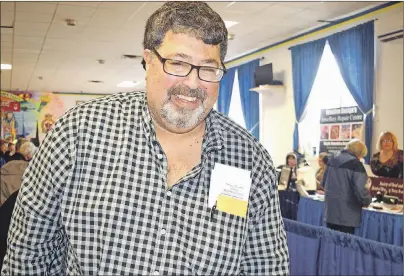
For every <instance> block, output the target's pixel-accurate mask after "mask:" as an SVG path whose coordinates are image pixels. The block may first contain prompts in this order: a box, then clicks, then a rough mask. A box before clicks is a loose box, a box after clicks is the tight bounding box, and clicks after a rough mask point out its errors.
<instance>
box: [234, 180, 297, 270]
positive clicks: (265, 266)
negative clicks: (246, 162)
mask: <svg viewBox="0 0 404 276" xmlns="http://www.w3.org/2000/svg"><path fill="white" fill-rule="evenodd" d="M260 186H261V187H262V188H261V189H259V191H258V192H257V193H258V194H260V195H259V196H257V199H258V200H255V201H253V202H251V204H250V203H249V206H250V207H251V208H253V209H254V208H255V207H257V206H259V205H261V206H262V208H261V209H260V210H259V211H258V212H257V214H256V215H255V216H254V217H252V218H251V220H250V222H249V229H248V236H247V239H246V243H245V247H244V254H243V259H242V261H241V269H240V272H241V273H240V274H241V275H289V254H288V246H287V242H286V233H285V228H284V224H283V220H282V216H281V211H280V207H279V196H278V190H277V189H276V181H275V172H273V173H271V174H269V175H266V176H265V177H264V178H263V180H261V183H260ZM250 207H249V208H250Z"/></svg>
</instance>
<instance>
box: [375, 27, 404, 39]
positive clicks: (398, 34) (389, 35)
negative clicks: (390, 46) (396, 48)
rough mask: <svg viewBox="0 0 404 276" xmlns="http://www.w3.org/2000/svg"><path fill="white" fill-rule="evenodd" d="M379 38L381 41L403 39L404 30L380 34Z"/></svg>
mask: <svg viewBox="0 0 404 276" xmlns="http://www.w3.org/2000/svg"><path fill="white" fill-rule="evenodd" d="M377 38H379V39H380V41H381V42H389V41H393V40H397V39H401V38H403V30H398V31H394V32H390V33H387V34H383V35H379V36H378V37H377Z"/></svg>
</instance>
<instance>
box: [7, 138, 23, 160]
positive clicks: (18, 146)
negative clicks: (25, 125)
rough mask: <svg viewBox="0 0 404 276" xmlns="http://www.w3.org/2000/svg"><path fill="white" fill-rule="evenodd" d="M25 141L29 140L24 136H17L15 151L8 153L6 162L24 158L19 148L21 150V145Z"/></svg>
mask: <svg viewBox="0 0 404 276" xmlns="http://www.w3.org/2000/svg"><path fill="white" fill-rule="evenodd" d="M26 142H29V141H28V140H27V139H25V138H18V141H17V143H16V144H15V153H14V154H11V153H9V154H8V156H7V157H6V163H8V162H11V161H16V160H25V158H24V155H23V154H21V151H20V150H21V146H22V145H23V144H24V143H26Z"/></svg>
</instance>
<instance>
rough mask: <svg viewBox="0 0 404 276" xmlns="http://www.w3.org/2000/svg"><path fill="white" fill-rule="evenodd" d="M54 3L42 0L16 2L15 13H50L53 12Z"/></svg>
mask: <svg viewBox="0 0 404 276" xmlns="http://www.w3.org/2000/svg"><path fill="white" fill-rule="evenodd" d="M56 6H57V4H56V3H44V2H17V13H18V12H28V13H51V14H53V13H54V12H55V9H56Z"/></svg>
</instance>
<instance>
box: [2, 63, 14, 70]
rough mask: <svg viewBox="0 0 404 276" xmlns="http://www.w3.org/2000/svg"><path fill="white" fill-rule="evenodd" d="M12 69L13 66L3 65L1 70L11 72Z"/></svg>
mask: <svg viewBox="0 0 404 276" xmlns="http://www.w3.org/2000/svg"><path fill="white" fill-rule="evenodd" d="M12 67H13V66H11V64H3V63H2V64H1V70H11V68H12Z"/></svg>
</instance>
